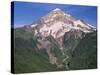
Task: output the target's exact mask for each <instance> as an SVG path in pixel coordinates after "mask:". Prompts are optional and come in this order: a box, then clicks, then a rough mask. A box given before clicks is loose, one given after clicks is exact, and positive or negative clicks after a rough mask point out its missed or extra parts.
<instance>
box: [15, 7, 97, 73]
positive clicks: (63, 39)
mask: <svg viewBox="0 0 100 75" xmlns="http://www.w3.org/2000/svg"><path fill="white" fill-rule="evenodd" d="M14 35H15V36H14V40H15V42H14V45H15V46H14V51H15V55H14V57H15V59H14V66H15V67H14V69H15V73H25V72H45V71H60V70H76V69H78V70H79V69H94V68H96V67H97V30H96V28H95V27H93V26H92V25H90V24H88V23H86V22H84V21H83V20H79V19H75V18H74V17H72V16H71V15H70V14H66V13H64V12H63V11H62V10H61V9H59V8H56V9H54V10H52V11H51V12H49V13H48V14H46V15H45V16H43V17H41V18H40V19H39V20H38V21H35V22H33V23H32V24H31V25H26V26H24V27H20V28H15V29H14Z"/></svg>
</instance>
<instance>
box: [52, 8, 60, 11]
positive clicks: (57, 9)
mask: <svg viewBox="0 0 100 75" xmlns="http://www.w3.org/2000/svg"><path fill="white" fill-rule="evenodd" d="M53 11H61V9H59V8H55V9H54V10H53Z"/></svg>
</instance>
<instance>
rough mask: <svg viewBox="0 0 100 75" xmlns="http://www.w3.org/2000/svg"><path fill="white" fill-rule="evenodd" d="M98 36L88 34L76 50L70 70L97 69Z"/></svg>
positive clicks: (94, 33)
mask: <svg viewBox="0 0 100 75" xmlns="http://www.w3.org/2000/svg"><path fill="white" fill-rule="evenodd" d="M96 46H97V35H96V32H93V33H90V34H87V35H86V36H85V37H84V38H83V39H82V40H81V41H80V43H79V44H78V46H77V47H76V48H75V50H74V52H73V54H72V59H71V61H70V65H69V66H70V69H92V68H96V67H97V48H96Z"/></svg>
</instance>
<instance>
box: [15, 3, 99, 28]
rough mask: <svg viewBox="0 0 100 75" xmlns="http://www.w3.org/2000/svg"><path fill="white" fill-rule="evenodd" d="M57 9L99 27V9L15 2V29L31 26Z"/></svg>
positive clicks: (94, 7)
mask: <svg viewBox="0 0 100 75" xmlns="http://www.w3.org/2000/svg"><path fill="white" fill-rule="evenodd" d="M55 8H60V9H61V10H62V11H64V12H65V13H69V14H71V15H72V16H73V17H74V18H76V19H82V20H84V21H85V22H87V23H89V24H91V25H93V26H96V25H97V7H96V6H80V5H67V4H50V3H33V2H32V3H31V2H18V1H17V2H14V27H19V26H23V25H29V24H31V23H32V22H34V21H36V20H38V19H39V18H40V17H42V16H44V15H46V14H47V13H49V12H50V11H52V10H53V9H55Z"/></svg>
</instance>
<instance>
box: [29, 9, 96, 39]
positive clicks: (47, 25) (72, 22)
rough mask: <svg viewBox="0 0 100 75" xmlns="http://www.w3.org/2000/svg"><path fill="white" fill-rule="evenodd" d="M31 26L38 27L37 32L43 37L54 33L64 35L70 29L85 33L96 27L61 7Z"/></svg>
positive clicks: (54, 34)
mask: <svg viewBox="0 0 100 75" xmlns="http://www.w3.org/2000/svg"><path fill="white" fill-rule="evenodd" d="M36 25H37V26H36ZM31 27H36V30H35V31H36V33H39V35H41V36H42V37H48V36H49V35H52V36H53V37H54V38H59V37H62V36H64V34H65V33H66V32H68V31H70V30H79V31H83V32H85V33H89V32H92V31H94V28H93V27H92V26H90V25H89V24H88V23H85V22H84V21H83V20H76V19H74V17H72V16H71V15H70V14H66V13H64V12H63V11H62V10H61V9H59V8H56V9H54V10H52V11H51V12H50V13H48V14H47V15H45V16H43V17H42V18H40V20H39V22H37V23H36V24H33V25H32V26H31Z"/></svg>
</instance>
